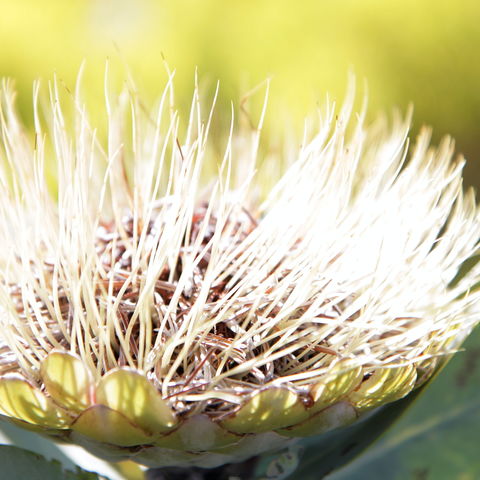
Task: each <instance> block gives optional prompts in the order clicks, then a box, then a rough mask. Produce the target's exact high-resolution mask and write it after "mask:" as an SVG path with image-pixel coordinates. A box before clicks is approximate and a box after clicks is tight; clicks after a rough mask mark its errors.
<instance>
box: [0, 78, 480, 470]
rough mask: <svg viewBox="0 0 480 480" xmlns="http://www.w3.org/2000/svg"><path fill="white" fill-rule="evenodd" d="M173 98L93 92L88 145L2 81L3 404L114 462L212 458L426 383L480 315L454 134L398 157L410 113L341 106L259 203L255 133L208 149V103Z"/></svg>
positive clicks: (423, 138) (267, 165)
mask: <svg viewBox="0 0 480 480" xmlns="http://www.w3.org/2000/svg"><path fill="white" fill-rule="evenodd" d="M170 90H171V83H169V85H168V86H167V89H166V90H165V93H164V96H163V97H162V98H161V100H160V103H159V106H158V108H157V109H155V110H152V111H151V112H150V111H148V112H147V110H146V109H145V108H143V107H141V106H140V104H139V102H138V100H137V98H136V97H135V96H134V95H127V94H122V95H121V96H120V97H119V99H118V100H117V101H115V102H112V101H107V115H108V126H109V130H108V139H107V141H106V142H102V141H101V140H99V139H98V138H97V136H96V130H95V129H94V128H92V127H91V126H90V124H89V123H88V121H87V115H86V111H85V108H84V107H83V106H82V104H81V103H80V101H79V100H78V98H77V97H74V98H73V99H72V100H71V103H72V104H73V106H74V110H75V114H74V116H73V117H74V119H73V122H72V125H68V119H66V118H65V117H64V115H63V113H62V104H63V101H61V100H60V95H59V93H58V89H57V86H56V85H54V86H53V87H52V91H51V97H52V102H51V108H50V109H49V110H48V111H47V113H46V117H47V120H48V122H47V123H48V135H45V134H44V132H43V130H42V127H41V123H42V122H41V120H40V118H41V113H40V111H39V109H38V108H37V106H36V105H37V100H36V99H37V97H38V87H36V88H35V116H34V120H35V123H34V125H35V135H34V139H31V138H29V135H28V134H26V133H25V131H24V129H23V127H22V126H21V124H20V122H19V120H18V117H17V115H16V113H15V111H14V105H13V98H14V94H13V92H12V89H11V86H10V84H8V83H5V84H4V87H3V91H2V110H1V126H2V133H3V138H2V152H1V166H0V167H1V168H0V182H1V189H0V196H1V198H0V218H1V221H2V225H3V228H2V229H1V230H0V245H1V249H0V273H1V276H0V324H1V329H0V412H1V413H2V414H3V415H5V416H7V417H9V418H10V419H12V421H15V422H16V423H19V424H21V425H23V426H25V427H28V428H36V429H38V430H39V431H42V432H44V433H48V434H50V435H53V436H57V437H61V438H62V439H65V440H68V441H72V442H77V443H79V444H82V445H84V446H85V447H86V448H88V449H90V450H93V451H95V452H96V453H97V454H98V455H101V456H104V457H106V458H109V459H123V458H132V459H134V460H136V461H138V462H140V463H144V464H146V465H152V466H157V465H175V464H182V463H187V464H192V465H200V466H214V465H218V464H221V463H223V462H227V461H238V460H240V459H241V458H244V457H248V456H250V455H253V454H256V453H258V452H260V451H262V450H267V449H271V448H275V447H278V446H281V445H283V444H287V443H288V442H290V441H291V439H293V438H295V437H299V436H305V435H311V434H316V433H321V432H324V431H326V430H328V429H331V428H335V427H339V426H342V425H345V424H348V423H350V422H352V421H354V420H355V419H356V418H357V417H359V416H361V415H362V414H363V413H364V412H367V411H369V410H371V409H373V408H375V407H378V406H380V405H383V404H385V403H387V402H391V401H394V400H396V399H399V398H401V397H403V396H405V395H406V394H408V393H409V392H410V391H411V390H413V389H414V388H416V387H418V386H419V385H421V384H422V383H423V382H425V381H426V380H427V379H428V378H429V377H430V376H431V375H432V374H433V372H434V371H435V370H436V368H437V367H438V365H439V363H440V362H441V361H442V359H443V358H445V356H446V355H447V354H449V353H451V352H453V351H455V349H457V348H458V346H459V345H460V343H461V342H462V341H463V339H464V338H465V337H466V335H467V334H468V333H469V331H470V330H471V328H472V327H473V326H474V324H475V322H476V321H477V318H478V313H477V309H476V308H475V304H476V302H478V297H479V293H478V292H476V291H474V289H473V288H472V287H474V285H475V284H476V282H477V281H478V279H479V273H480V269H479V268H477V267H474V268H472V269H470V270H469V271H467V272H466V273H464V274H463V275H462V276H461V277H460V276H459V275H458V272H459V269H460V267H461V265H462V264H463V263H464V262H465V261H466V260H467V259H469V258H470V257H472V255H474V253H475V252H476V249H477V239H478V231H479V215H478V211H477V207H476V205H475V199H474V195H473V193H472V192H471V191H468V192H467V193H464V192H463V190H462V180H461V170H462V166H463V161H452V155H453V143H452V141H451V140H449V139H445V140H444V141H443V142H442V144H441V145H440V147H439V148H437V149H433V148H430V147H429V133H428V131H426V130H424V131H423V132H422V133H421V134H420V136H419V137H418V140H417V142H416V144H415V146H414V147H413V148H409V145H408V140H407V134H408V128H409V119H408V118H407V119H406V120H401V119H400V118H395V121H394V122H393V126H392V127H390V128H389V127H388V126H387V125H385V124H383V123H382V122H380V123H377V124H374V125H372V126H366V125H365V122H364V113H361V114H360V115H358V116H357V117H355V118H354V119H353V120H351V119H349V118H350V115H351V110H352V101H353V99H352V96H351V95H350V96H349V97H348V99H347V101H346V102H345V104H344V106H343V107H342V108H341V109H340V111H339V112H338V113H336V112H335V108H334V106H333V105H328V106H327V107H326V109H325V111H324V112H323V115H322V116H321V118H320V127H319V129H318V132H317V133H316V134H315V135H314V136H313V138H311V139H310V140H309V141H305V142H304V144H303V145H302V146H301V147H300V148H299V151H298V154H297V155H296V157H295V158H294V159H293V160H292V161H291V162H290V163H289V164H288V165H287V166H286V168H285V169H284V171H282V172H280V173H279V174H278V178H277V179H274V180H275V181H276V183H275V186H274V187H273V188H271V189H270V191H268V192H262V180H261V179H262V175H264V176H265V172H267V176H268V175H270V177H271V176H272V174H271V173H270V172H275V171H277V170H278V165H280V164H281V162H280V161H279V160H278V159H270V160H268V159H267V160H265V161H264V162H263V165H262V166H261V167H260V168H259V169H258V171H257V170H256V168H257V167H256V166H255V161H254V160H255V156H256V145H257V142H258V132H257V131H255V132H253V133H252V134H251V138H249V136H248V135H246V134H243V136H242V134H239V135H235V134H234V133H232V132H230V135H229V140H228V142H227V147H226V149H225V153H224V154H223V155H222V156H220V157H219V156H218V154H216V153H215V150H214V149H212V148H211V140H210V139H209V135H208V132H209V126H210V121H211V118H212V117H211V115H212V112H207V115H206V116H204V113H203V112H202V110H201V108H200V103H199V101H198V94H197V93H195V96H194V102H193V106H192V112H191V115H190V118H189V121H188V123H187V125H186V126H185V125H184V124H183V123H182V119H181V118H180V117H179V115H178V114H177V113H176V112H175V111H174V110H173V109H172V108H169V107H170V106H169V105H168V101H167V100H168V97H169V94H170ZM126 111H130V112H131V113H132V114H131V116H130V117H129V118H127V117H126V115H125V112H126ZM249 142H250V143H249ZM239 145H243V146H242V147H241V148H239V147H238V146H239ZM283 163H286V161H285V160H284V161H283ZM215 169H216V170H215ZM212 172H215V173H212ZM262 172H263V173H262ZM52 178H53V179H54V181H52ZM265 178H266V176H265ZM269 180H272V178H269ZM52 185H53V186H52ZM259 192H260V193H259Z"/></svg>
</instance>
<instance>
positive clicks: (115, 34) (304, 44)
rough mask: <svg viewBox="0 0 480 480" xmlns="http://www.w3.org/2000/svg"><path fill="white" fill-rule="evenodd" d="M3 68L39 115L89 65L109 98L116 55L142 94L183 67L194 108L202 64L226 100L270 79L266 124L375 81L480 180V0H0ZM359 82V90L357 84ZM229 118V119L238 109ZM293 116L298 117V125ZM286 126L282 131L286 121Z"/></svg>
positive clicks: (381, 96)
mask: <svg viewBox="0 0 480 480" xmlns="http://www.w3.org/2000/svg"><path fill="white" fill-rule="evenodd" d="M0 7H1V8H0V12H1V13H0V44H1V49H0V75H1V76H9V77H13V78H14V79H15V80H16V84H17V88H18V90H19V94H20V95H19V105H20V110H21V113H22V115H23V116H24V117H25V119H26V121H28V116H29V115H28V114H29V111H30V102H31V86H32V82H33V80H34V79H36V78H43V79H45V80H48V79H51V78H52V74H53V72H57V74H58V76H59V78H61V79H62V80H64V81H65V83H66V84H67V85H69V86H71V87H72V86H73V85H74V82H75V78H76V75H77V73H78V69H79V66H80V64H81V62H82V60H84V59H85V60H86V72H85V80H84V83H83V85H84V90H85V91H86V92H87V94H88V97H89V98H90V101H91V102H92V104H93V105H98V106H101V105H103V99H102V95H103V93H102V90H103V75H104V70H105V59H106V58H107V57H109V58H110V59H111V63H112V76H113V77H114V78H115V76H117V77H118V79H120V78H124V76H125V70H124V69H123V67H122V63H123V62H124V63H125V64H128V66H129V68H130V70H131V71H132V73H133V76H134V78H135V81H136V83H137V85H138V87H139V90H140V92H141V94H142V96H143V97H145V98H146V99H147V100H150V99H153V98H156V97H158V96H159V94H160V93H161V91H162V89H163V85H164V82H165V78H166V74H165V69H164V65H163V61H162V55H163V56H164V57H165V59H166V60H167V62H168V64H169V65H170V67H171V68H173V69H175V70H176V91H177V98H178V99H179V105H180V107H181V108H187V105H188V103H189V101H190V95H191V92H192V87H193V78H194V71H195V68H196V67H198V71H199V74H200V79H201V82H202V84H204V85H207V87H206V88H213V87H214V85H215V82H216V81H217V80H220V84H221V99H220V100H221V104H223V105H225V106H228V102H229V101H230V100H233V101H234V102H236V103H237V104H238V101H239V99H240V98H241V97H242V95H243V94H245V93H246V92H247V91H248V90H249V89H250V88H251V87H253V86H255V85H257V84H258V83H260V82H261V81H262V80H264V79H265V78H267V77H270V78H272V84H271V95H270V100H269V109H268V114H267V125H268V127H269V130H273V129H277V131H281V129H284V128H285V126H286V125H288V124H291V125H296V128H298V131H300V130H301V128H302V120H303V118H304V117H305V116H306V115H307V114H309V113H312V112H314V111H315V108H316V105H317V104H318V103H322V102H323V101H324V99H325V94H326V92H330V93H331V95H332V97H333V98H338V99H340V100H341V99H342V98H343V96H344V92H345V86H346V82H347V76H348V75H347V74H348V71H349V70H352V71H353V72H354V73H355V74H356V76H357V78H358V79H359V80H360V81H359V82H358V83H359V85H360V86H362V85H363V79H366V80H367V83H368V90H369V105H370V108H369V111H370V115H371V116H373V114H374V113H375V112H377V111H378V110H383V111H387V112H390V111H391V109H392V107H394V106H398V107H400V108H401V109H402V110H403V111H405V109H406V107H407V105H408V103H409V102H413V104H414V105H415V113H414V125H413V131H412V133H415V131H416V130H417V129H418V128H419V127H420V126H421V125H422V124H428V125H431V126H433V127H434V140H435V141H438V139H439V138H440V137H441V136H443V135H444V134H447V133H449V134H451V135H452V136H453V137H454V138H455V139H456V140H457V151H458V152H459V153H463V154H464V155H465V156H466V157H467V158H468V159H469V166H468V169H467V171H466V183H467V184H477V185H478V184H480V167H479V157H480V127H479V125H480V88H479V86H478V84H479V80H480V61H479V53H478V52H479V50H478V47H479V46H480V27H479V21H480V2H478V1H474V0H458V1H456V2H452V1H451V0H448V1H447V0H402V1H398V0H388V1H385V0H335V1H333V0H331V1H322V0H297V1H284V0H241V1H240V0H237V1H233V0H171V1H161V0H15V1H8V0H0ZM360 90H362V89H360ZM220 111H222V112H223V111H225V117H226V119H227V121H228V119H229V107H228V108H226V109H225V110H223V107H221V108H220ZM286 112H289V117H288V118H289V120H288V121H286V120H285V119H286V118H287V115H286ZM277 124H278V125H277Z"/></svg>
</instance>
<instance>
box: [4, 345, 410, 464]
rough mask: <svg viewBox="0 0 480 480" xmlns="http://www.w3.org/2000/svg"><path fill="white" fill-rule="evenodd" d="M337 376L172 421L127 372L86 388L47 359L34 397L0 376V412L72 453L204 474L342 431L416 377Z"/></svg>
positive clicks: (76, 364) (155, 393) (404, 373)
mask: <svg viewBox="0 0 480 480" xmlns="http://www.w3.org/2000/svg"><path fill="white" fill-rule="evenodd" d="M337 370H338V371H337V372H336V373H335V374H334V375H332V374H331V373H330V374H329V375H328V376H325V377H324V378H319V379H317V380H316V381H315V382H312V385H310V386H309V387H308V389H306V390H304V391H303V392H299V391H295V389H293V388H292V387H288V386H285V385H283V386H282V385H275V384H272V385H265V386H264V387H262V388H259V389H257V390H256V391H253V392H252V393H251V394H249V395H243V396H242V395H239V399H238V403H237V404H232V405H230V408H229V409H226V408H225V407H226V406H227V403H228V402H225V403H224V407H223V408H224V414H223V415H220V416H219V415H218V411H216V414H215V415H213V416H212V415H211V414H210V413H209V405H210V403H211V402H209V401H205V402H203V411H202V410H198V406H199V405H200V404H197V405H195V404H192V408H191V410H190V411H187V412H176V411H175V410H174V408H172V406H171V405H170V404H169V402H168V399H162V397H161V394H160V392H159V390H158V389H157V388H156V387H155V386H154V384H153V383H152V382H151V381H150V380H148V379H147V378H146V377H145V376H144V375H143V374H142V373H141V372H139V371H135V370H133V369H129V368H125V367H124V368H117V369H114V370H112V371H110V372H108V373H107V374H106V375H104V376H103V377H101V379H100V381H99V382H96V383H95V382H94V381H93V376H92V375H91V374H90V372H89V371H88V369H87V368H86V367H85V366H84V364H83V363H82V361H81V359H80V358H79V357H77V356H76V355H73V354H70V353H67V352H61V351H54V352H52V353H50V354H49V355H48V356H47V357H46V359H45V360H44V361H43V362H42V365H41V368H40V376H41V385H42V386H43V387H42V388H38V387H36V386H34V385H33V384H32V383H30V382H28V381H27V380H26V379H24V378H23V377H21V376H20V375H19V374H7V375H4V376H2V377H0V411H1V413H2V414H3V415H5V416H6V417H7V418H9V419H11V420H12V421H13V422H15V423H17V424H20V425H21V426H23V427H26V428H30V429H34V430H36V431H39V432H41V433H44V434H47V435H50V436H53V437H55V438H57V439H62V440H64V441H67V442H73V443H76V444H80V445H82V446H83V447H85V448H86V449H87V450H89V451H90V452H92V453H94V454H96V455H97V456H99V457H102V458H105V459H106V460H109V461H121V460H125V459H131V460H134V461H136V462H138V463H141V464H144V465H147V466H150V467H159V466H175V465H191V466H199V467H208V468H212V467H215V466H218V465H221V464H223V463H232V462H237V461H242V460H243V459H246V458H249V457H250V456H253V455H257V454H259V453H262V452H265V451H270V450H276V449H279V448H282V447H284V446H286V445H288V444H289V443H291V442H292V441H295V439H296V438H298V437H304V436H309V435H318V434H322V433H325V432H327V431H330V430H332V429H335V428H339V427H342V426H345V425H349V424H351V423H352V422H354V421H355V420H356V419H357V418H358V417H360V416H361V415H362V414H363V413H364V412H366V411H370V410H372V409H373V408H375V407H377V406H380V405H383V404H385V403H388V402H391V401H394V400H396V399H398V398H401V397H403V396H405V395H406V394H407V393H408V392H410V391H411V390H412V389H413V388H414V386H415V381H416V378H417V371H416V368H415V367H414V366H412V365H408V366H405V367H396V368H383V369H373V370H371V371H366V370H365V369H361V368H349V369H348V368H345V366H343V368H341V366H339V368H338V369H337ZM219 396H221V395H219ZM211 400H213V399H211ZM217 403H218V399H217ZM195 407H196V408H195Z"/></svg>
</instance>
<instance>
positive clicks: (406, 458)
mask: <svg viewBox="0 0 480 480" xmlns="http://www.w3.org/2000/svg"><path fill="white" fill-rule="evenodd" d="M464 349H465V351H462V352H459V353H457V354H456V355H455V356H454V358H453V359H452V361H451V362H450V363H449V364H448V365H447V367H446V368H445V369H444V371H443V372H442V373H441V374H440V375H439V376H438V377H437V378H436V379H434V380H433V382H432V383H431V384H430V385H429V386H428V387H427V388H426V389H425V393H424V394H423V395H421V396H420V397H419V399H418V401H417V402H416V403H415V405H413V406H412V409H411V410H410V411H409V412H408V414H407V415H405V416H404V417H403V418H402V419H400V420H399V422H398V423H397V424H396V425H395V426H394V427H393V428H392V429H391V431H389V432H388V433H387V434H385V435H384V436H382V437H381V438H380V439H379V440H378V441H377V442H376V443H375V444H374V445H372V447H371V448H370V449H369V450H368V451H367V452H366V453H365V454H364V455H363V456H361V457H359V458H358V459H356V460H355V461H354V462H353V463H352V464H351V465H348V466H347V467H345V468H343V469H342V470H340V471H338V472H337V473H335V474H332V475H331V476H329V477H327V478H328V480H353V479H354V480H363V479H368V480H377V479H378V480H380V479H381V480H384V479H385V478H388V479H389V480H397V479H398V480H404V479H411V480H433V479H435V480H455V479H459V480H460V479H461V480H470V479H471V480H474V479H477V478H480V455H479V453H478V447H479V440H480V330H479V329H477V330H476V331H475V332H474V333H473V334H472V336H471V337H470V338H469V339H468V341H467V342H466V343H465V345H464ZM297 473H298V471H297ZM297 473H296V474H297ZM291 478H297V477H296V476H294V477H291ZM298 478H307V477H298ZM317 478H321V477H317Z"/></svg>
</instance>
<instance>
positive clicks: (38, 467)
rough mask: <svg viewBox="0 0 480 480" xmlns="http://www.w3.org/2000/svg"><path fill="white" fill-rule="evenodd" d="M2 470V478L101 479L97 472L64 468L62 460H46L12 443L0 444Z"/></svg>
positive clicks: (0, 466) (35, 479)
mask: <svg viewBox="0 0 480 480" xmlns="http://www.w3.org/2000/svg"><path fill="white" fill-rule="evenodd" d="M0 470H1V472H2V478H18V479H24V478H25V479H26V478H28V479H29V480H45V479H46V478H48V480H99V478H105V477H99V476H98V475H97V474H95V473H91V472H86V471H85V470H81V469H79V468H77V470H76V471H75V472H72V471H69V470H64V469H63V468H62V465H61V464H60V462H58V461H56V460H46V459H45V458H44V457H42V456H41V455H38V454H36V453H33V452H30V451H28V450H24V449H23V448H18V447H13V446H10V445H0Z"/></svg>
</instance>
